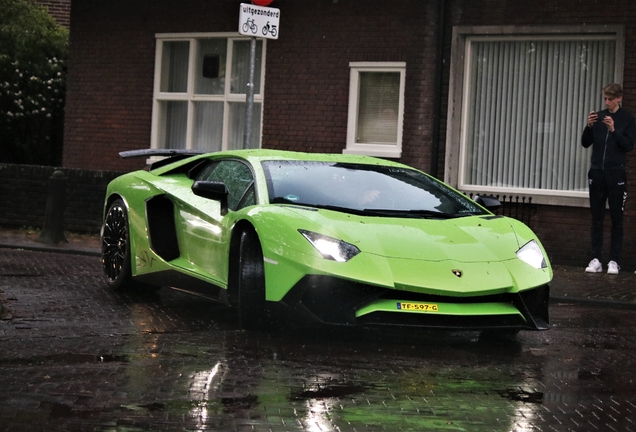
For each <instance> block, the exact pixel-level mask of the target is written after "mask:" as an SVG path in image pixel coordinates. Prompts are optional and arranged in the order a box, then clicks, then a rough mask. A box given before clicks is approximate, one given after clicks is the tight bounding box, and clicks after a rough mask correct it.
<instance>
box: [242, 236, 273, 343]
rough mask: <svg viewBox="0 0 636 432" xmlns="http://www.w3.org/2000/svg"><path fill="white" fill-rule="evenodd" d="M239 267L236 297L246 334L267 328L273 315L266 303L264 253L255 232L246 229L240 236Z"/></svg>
mask: <svg viewBox="0 0 636 432" xmlns="http://www.w3.org/2000/svg"><path fill="white" fill-rule="evenodd" d="M237 252H238V261H237V263H236V267H235V268H236V272H237V274H236V279H235V281H236V282H235V283H236V286H235V287H234V289H235V290H236V296H235V298H236V299H237V303H238V305H237V306H238V307H237V309H238V314H239V325H240V327H241V328H242V329H245V330H256V329H259V328H265V327H267V326H268V325H269V324H270V313H269V308H268V307H267V301H266V300H265V266H264V263H263V250H262V248H261V243H260V241H259V240H258V236H257V234H256V232H255V231H254V230H252V229H245V230H243V231H242V232H241V233H240V234H239V240H238V251H237Z"/></svg>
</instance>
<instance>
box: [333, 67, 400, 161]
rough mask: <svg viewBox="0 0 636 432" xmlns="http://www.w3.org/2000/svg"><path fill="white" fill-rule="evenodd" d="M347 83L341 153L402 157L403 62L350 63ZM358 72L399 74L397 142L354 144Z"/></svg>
mask: <svg viewBox="0 0 636 432" xmlns="http://www.w3.org/2000/svg"><path fill="white" fill-rule="evenodd" d="M349 68H350V81H349V117H348V124H347V147H346V149H344V150H343V153H349V154H361V155H367V156H377V157H386V158H399V157H401V156H402V129H403V123H404V88H405V77H406V63H405V62H351V63H349ZM360 72H397V73H399V74H400V89H399V91H400V99H399V107H398V130H397V141H396V142H395V143H394V144H386V143H359V142H356V141H357V139H356V131H357V128H358V109H359V107H358V102H359V98H360Z"/></svg>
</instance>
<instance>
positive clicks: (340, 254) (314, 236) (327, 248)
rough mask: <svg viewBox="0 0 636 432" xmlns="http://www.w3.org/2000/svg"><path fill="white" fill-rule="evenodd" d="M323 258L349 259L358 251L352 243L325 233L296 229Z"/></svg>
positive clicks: (342, 260) (339, 260)
mask: <svg viewBox="0 0 636 432" xmlns="http://www.w3.org/2000/svg"><path fill="white" fill-rule="evenodd" d="M298 232H299V233H301V234H302V235H303V236H304V237H305V238H306V239H307V240H309V243H311V244H312V246H313V247H315V248H316V250H317V251H318V252H320V254H321V255H322V256H323V258H325V259H331V260H334V261H338V262H346V261H349V260H350V259H351V258H353V257H354V256H356V255H358V254H359V253H360V249H358V248H357V247H355V246H354V245H352V244H350V243H347V242H344V241H342V240H338V239H335V238H333V237H329V236H326V235H322V234H318V233H315V232H311V231H305V230H298Z"/></svg>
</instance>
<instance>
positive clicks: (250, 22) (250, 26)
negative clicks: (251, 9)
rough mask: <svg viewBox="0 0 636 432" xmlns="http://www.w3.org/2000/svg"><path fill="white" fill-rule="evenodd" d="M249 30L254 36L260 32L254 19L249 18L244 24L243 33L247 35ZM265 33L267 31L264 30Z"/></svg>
mask: <svg viewBox="0 0 636 432" xmlns="http://www.w3.org/2000/svg"><path fill="white" fill-rule="evenodd" d="M268 24H269V23H268ZM248 30H251V31H252V34H256V32H257V31H258V26H257V25H256V23H255V22H254V18H248V19H247V21H245V22H244V23H243V33H247V31H248ZM263 31H265V29H263ZM263 34H265V33H263Z"/></svg>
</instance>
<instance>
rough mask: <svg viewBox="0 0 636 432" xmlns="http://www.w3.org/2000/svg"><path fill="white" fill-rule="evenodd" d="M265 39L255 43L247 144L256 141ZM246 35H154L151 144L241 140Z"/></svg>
mask: <svg viewBox="0 0 636 432" xmlns="http://www.w3.org/2000/svg"><path fill="white" fill-rule="evenodd" d="M264 44H265V42H264V41H263V40H262V39H259V40H258V41H257V44H256V59H255V60H256V61H255V72H254V109H253V121H252V131H251V142H250V143H249V146H250V148H258V147H260V142H261V141H260V140H261V112H262V105H263V89H262V81H263V74H264V71H263V65H264V62H265V45H264ZM249 67H250V40H249V39H245V38H240V37H229V36H227V35H215V34H178V35H176V34H161V35H157V54H156V66H155V92H154V111H153V126H152V147H153V148H175V149H181V148H186V149H195V150H202V151H219V150H227V149H238V148H242V147H243V146H244V142H243V140H244V136H245V124H246V93H247V85H248V82H249Z"/></svg>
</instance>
